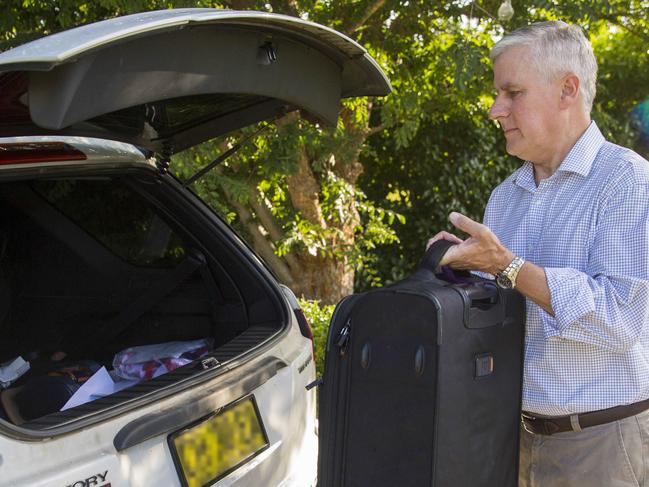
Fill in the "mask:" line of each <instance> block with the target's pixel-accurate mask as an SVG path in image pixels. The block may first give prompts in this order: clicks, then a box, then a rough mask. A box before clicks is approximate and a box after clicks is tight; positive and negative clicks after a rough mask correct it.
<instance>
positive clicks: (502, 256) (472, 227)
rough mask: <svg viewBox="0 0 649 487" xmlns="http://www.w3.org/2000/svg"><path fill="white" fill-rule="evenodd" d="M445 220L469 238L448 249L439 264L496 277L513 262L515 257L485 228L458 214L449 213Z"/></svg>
mask: <svg viewBox="0 0 649 487" xmlns="http://www.w3.org/2000/svg"><path fill="white" fill-rule="evenodd" d="M448 219H449V220H450V222H451V223H452V224H453V226H455V228H457V229H459V230H462V231H463V232H466V233H468V234H469V238H467V239H465V240H464V241H463V242H461V243H458V244H457V245H454V246H453V247H451V248H450V249H449V250H448V252H446V254H445V255H444V257H443V258H442V261H441V262H440V265H448V266H450V267H451V268H453V269H466V270H474V271H482V272H488V273H489V274H494V275H495V274H496V273H498V272H500V271H502V270H503V269H505V268H506V267H507V266H508V265H509V263H510V262H511V261H512V260H514V257H515V255H514V254H513V253H512V252H511V251H510V250H509V249H507V247H505V246H504V245H503V244H501V243H500V240H498V237H496V235H495V234H494V233H493V232H492V231H491V230H489V228H488V227H487V226H485V225H483V224H482V223H478V222H476V221H473V220H471V218H469V217H467V216H464V215H462V214H460V213H457V212H452V213H451V214H450V215H449V217H448ZM448 240H450V239H448Z"/></svg>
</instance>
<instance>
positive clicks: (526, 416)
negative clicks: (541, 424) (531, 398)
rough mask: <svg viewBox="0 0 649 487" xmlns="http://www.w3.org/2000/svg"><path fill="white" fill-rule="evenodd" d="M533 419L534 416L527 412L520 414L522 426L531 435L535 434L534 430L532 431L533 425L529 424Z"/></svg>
mask: <svg viewBox="0 0 649 487" xmlns="http://www.w3.org/2000/svg"><path fill="white" fill-rule="evenodd" d="M534 420H536V418H535V417H534V416H530V415H529V414H524V413H523V414H521V422H522V423H523V428H524V429H525V431H527V432H528V433H530V434H532V435H535V434H537V433H536V432H534V431H532V429H533V427H532V426H531V424H532V422H533V421H534ZM528 421H529V423H530V425H529V426H528Z"/></svg>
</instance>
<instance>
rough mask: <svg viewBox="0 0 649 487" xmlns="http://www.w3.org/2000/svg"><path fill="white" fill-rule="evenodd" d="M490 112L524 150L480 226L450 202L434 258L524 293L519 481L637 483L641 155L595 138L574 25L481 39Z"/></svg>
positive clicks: (640, 463) (648, 312) (644, 456)
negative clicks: (490, 85) (486, 49)
mask: <svg viewBox="0 0 649 487" xmlns="http://www.w3.org/2000/svg"><path fill="white" fill-rule="evenodd" d="M491 58H492V60H493V62H494V84H495V88H496V91H497V97H496V99H495V101H494V104H493V106H492V107H491V110H490V113H489V115H490V117H491V118H493V119H494V120H497V121H498V123H499V124H500V126H501V128H502V130H503V132H504V135H505V138H506V140H507V152H508V153H509V154H512V155H515V156H517V157H519V158H520V159H522V160H523V161H525V162H524V163H523V165H522V166H521V167H520V168H519V169H518V170H516V171H515V172H514V173H513V174H511V175H510V176H509V177H508V178H507V179H506V180H505V181H504V182H503V183H502V184H500V185H499V186H498V187H497V188H496V189H495V190H494V191H493V193H492V195H491V197H490V199H489V203H488V205H487V209H486V212H485V217H484V225H483V224H480V223H477V222H474V221H472V220H471V219H469V218H467V217H466V216H463V215H460V214H458V213H451V214H450V216H449V219H450V221H451V223H452V224H453V225H454V226H455V227H456V228H458V229H459V230H462V231H463V232H466V233H467V234H468V235H469V237H468V238H467V239H466V240H461V239H459V238H458V237H456V236H455V235H453V234H450V233H447V232H440V233H438V234H437V235H436V236H435V237H434V238H433V239H431V241H430V242H432V241H434V240H436V239H439V238H445V239H447V240H451V241H454V242H456V243H458V245H456V246H454V247H452V248H451V249H450V250H449V251H448V253H447V254H446V256H445V257H444V260H443V261H442V264H445V265H450V266H451V267H453V268H458V269H471V270H478V271H482V272H487V273H490V274H493V275H496V276H497V282H499V284H501V285H503V286H513V287H515V288H516V289H518V290H519V291H520V292H521V293H522V294H523V295H524V296H525V297H526V298H527V325H526V346H525V371H524V384H523V411H524V413H523V425H524V429H522V430H521V435H522V436H521V460H520V479H519V480H520V486H522V487H528V486H530V487H531V486H534V487H559V486H565V487H567V486H570V487H582V486H583V487H585V486H588V487H592V486H602V487H617V486H619V487H622V486H638V485H645V484H646V485H649V409H648V408H649V400H648V398H649V222H648V217H649V163H647V161H645V160H644V159H642V158H641V157H640V156H638V155H637V154H635V153H634V152H632V151H630V150H628V149H625V148H622V147H619V146H616V145H614V144H612V143H609V142H607V141H605V140H604V137H603V136H602V134H601V132H600V131H599V129H598V128H597V126H596V125H595V123H594V122H592V121H591V120H590V110H591V106H592V103H593V98H594V96H595V81H596V75H597V64H596V61H595V57H594V55H593V51H592V47H591V46H590V43H589V42H588V40H587V39H586V38H585V36H584V34H583V33H582V31H581V30H580V29H579V28H578V27H575V26H569V25H567V24H565V23H563V22H542V23H538V24H534V25H531V26H528V27H525V28H522V29H519V30H517V31H515V32H513V33H511V34H509V35H507V36H506V37H504V38H503V39H502V40H500V41H499V42H498V43H497V44H496V45H495V46H494V48H493V50H492V52H491Z"/></svg>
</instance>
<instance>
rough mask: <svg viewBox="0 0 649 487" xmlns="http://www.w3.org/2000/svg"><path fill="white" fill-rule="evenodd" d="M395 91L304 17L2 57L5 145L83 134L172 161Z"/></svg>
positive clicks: (54, 38) (233, 14)
mask: <svg viewBox="0 0 649 487" xmlns="http://www.w3.org/2000/svg"><path fill="white" fill-rule="evenodd" d="M390 90H391V88H390V83H389V81H388V79H387V78H386V76H385V74H384V73H383V71H382V70H381V68H380V67H379V66H378V65H377V63H376V62H375V61H374V60H373V59H372V58H371V57H370V56H369V55H368V54H367V52H366V50H365V49H364V48H363V47H361V46H360V45H358V44H357V43H355V42H354V41H352V40H351V39H349V38H348V37H346V36H344V35H342V34H340V33H338V32H336V31H334V30H332V29H329V28H326V27H323V26H320V25H317V24H314V23H311V22H307V21H303V20H301V19H298V18H293V17H288V16H283V15H276V14H266V13H259V12H238V11H229V10H216V9H180V10H166V11H156V12H148V13H141V14H135V15H130V16H127V17H121V18H116V19H110V20H105V21H102V22H97V23H94V24H89V25H85V26H82V27H78V28H76V29H72V30H69V31H66V32H62V33H58V34H54V35H51V36H48V37H47V38H43V39H39V40H36V41H33V42H31V43H28V44H25V45H23V46H20V47H18V48H15V49H11V50H9V51H6V52H4V53H0V136H5V137H6V136H20V135H52V134H64V135H79V136H89V137H100V138H105V139H112V140H120V141H124V142H129V143H132V144H135V145H137V146H140V147H143V148H146V149H149V150H152V151H155V152H163V151H164V152H166V153H168V154H173V153H176V152H179V151H181V150H184V149H186V148H188V147H191V146H193V145H196V144H198V143H200V142H203V141H205V140H207V139H210V138H212V137H216V136H218V135H222V134H225V133H228V132H231V131H233V130H236V129H239V128H241V127H244V126H247V125H251V124H253V123H256V122H259V121H261V120H268V119H271V118H274V117H276V116H280V115H282V114H284V113H286V112H288V111H292V110H296V109H300V110H304V111H305V112H307V113H308V114H309V115H311V116H312V117H315V118H316V119H318V120H321V121H322V122H324V123H326V124H335V122H336V120H337V116H338V110H339V107H340V100H341V98H346V97H351V96H365V95H368V96H380V95H386V94H388V93H389V92H390Z"/></svg>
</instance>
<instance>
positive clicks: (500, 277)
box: [496, 272, 512, 289]
mask: <svg viewBox="0 0 649 487" xmlns="http://www.w3.org/2000/svg"><path fill="white" fill-rule="evenodd" d="M496 284H498V285H499V286H500V287H502V288H504V289H511V288H512V281H511V280H510V279H509V277H507V276H506V275H505V274H503V273H502V272H499V273H498V274H496Z"/></svg>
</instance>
